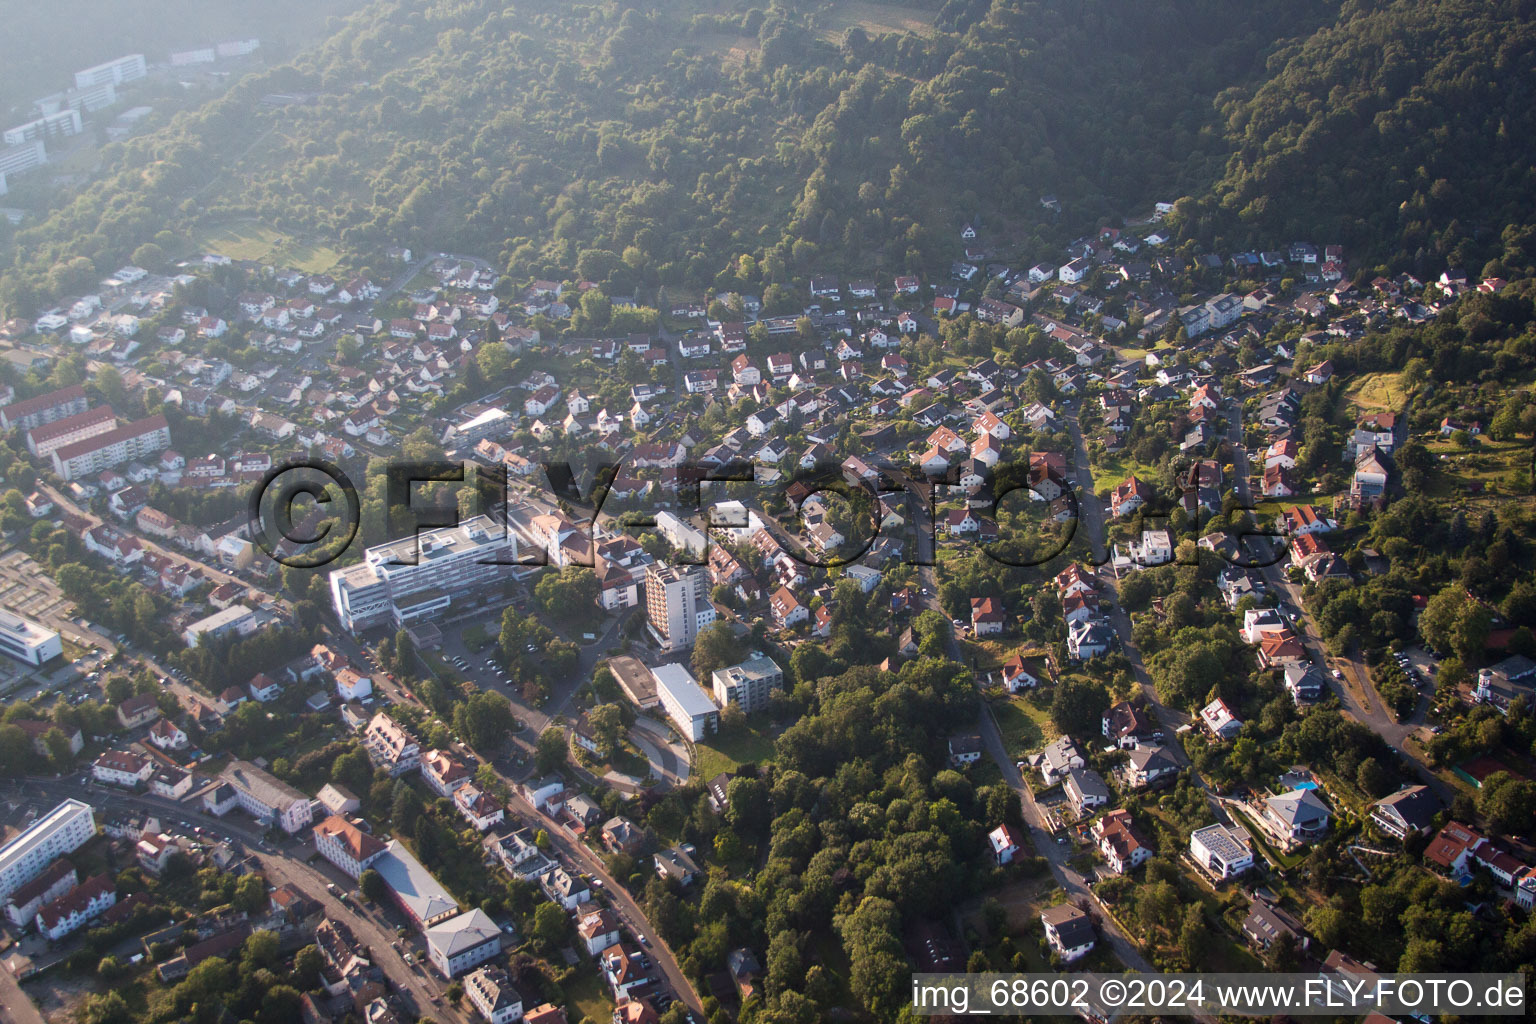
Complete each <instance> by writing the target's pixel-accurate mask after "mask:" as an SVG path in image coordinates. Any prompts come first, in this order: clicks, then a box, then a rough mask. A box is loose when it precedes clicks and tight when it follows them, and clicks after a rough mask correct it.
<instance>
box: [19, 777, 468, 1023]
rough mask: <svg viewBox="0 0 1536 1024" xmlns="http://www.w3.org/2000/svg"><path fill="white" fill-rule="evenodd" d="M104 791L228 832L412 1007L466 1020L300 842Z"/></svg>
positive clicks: (73, 786) (40, 785) (63, 790)
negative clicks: (276, 844)
mask: <svg viewBox="0 0 1536 1024" xmlns="http://www.w3.org/2000/svg"><path fill="white" fill-rule="evenodd" d="M24 788H25V789H29V790H34V791H36V792H38V793H39V794H41V795H42V796H44V797H45V798H47V799H49V800H55V801H58V800H65V799H71V798H73V799H79V798H80V797H81V795H82V794H81V792H80V786H79V784H78V783H77V782H75V780H74V779H73V778H67V779H65V780H62V781H61V780H54V779H46V780H42V779H30V780H28V781H27V782H26V783H24ZM101 793H110V796H109V798H108V799H109V800H110V802H111V803H112V804H115V805H119V806H127V807H133V808H137V809H139V810H143V811H148V812H150V813H153V814H157V815H161V816H163V817H164V818H165V819H167V820H170V821H188V822H191V823H193V824H194V825H200V826H202V827H203V828H205V829H208V830H210V831H211V832H213V833H214V834H215V835H227V836H230V837H232V838H234V839H237V840H239V841H240V843H241V844H242V845H243V846H244V847H245V850H246V852H247V853H248V854H250V855H251V856H253V857H255V858H256V859H257V860H258V861H259V862H260V863H261V866H262V869H263V872H264V873H265V874H266V876H267V881H268V882H269V883H271V884H273V885H282V884H284V883H292V884H293V886H294V887H295V888H296V889H298V890H299V891H300V892H302V893H303V894H304V895H305V896H307V897H308V898H310V899H312V900H314V901H315V902H317V903H319V904H320V905H321V906H323V907H324V908H325V913H326V916H327V917H330V918H332V919H333V920H337V921H341V922H342V923H344V924H345V925H346V926H347V927H349V928H351V929H352V932H353V934H354V935H356V936H357V938H358V940H359V941H360V942H361V943H362V944H363V945H365V946H367V947H369V959H370V960H371V961H372V962H373V963H375V964H377V965H378V966H379V967H380V968H381V969H382V970H383V971H384V975H385V977H387V978H388V979H389V980H390V983H391V984H392V985H393V986H394V988H395V990H396V991H397V992H398V993H399V994H400V996H401V999H402V1000H403V1001H404V1002H405V1003H406V1006H407V1008H408V1009H410V1010H412V1011H413V1013H415V1014H418V1015H427V1016H428V1019H431V1020H436V1021H442V1022H449V1024H457V1022H465V1021H466V1018H465V1017H463V1016H462V1015H460V1014H459V1013H458V1012H457V1011H456V1010H454V1009H453V1008H452V1006H450V1005H449V1004H447V1003H445V1002H442V1001H441V999H442V997H441V992H440V991H439V989H438V987H437V985H436V983H435V982H433V981H432V980H431V979H429V978H428V977H427V976H426V974H425V973H424V972H422V971H417V970H415V969H413V968H412V967H411V966H410V965H409V964H407V963H406V962H405V961H404V960H403V959H402V958H401V955H400V953H399V952H398V951H396V949H395V948H394V946H393V943H394V941H395V931H394V928H393V927H392V926H391V925H389V924H388V923H387V922H385V921H384V919H383V918H382V917H380V916H378V915H376V914H375V913H374V912H372V911H360V910H357V909H354V906H355V905H354V906H349V905H348V904H344V903H342V902H341V901H340V900H338V899H337V898H336V897H334V896H332V895H331V894H330V892H329V891H328V890H327V889H326V886H327V885H328V884H330V883H331V882H332V879H331V878H328V877H327V876H326V875H324V874H322V873H321V872H320V871H318V870H317V869H315V868H313V867H311V866H310V865H309V864H307V863H305V862H304V860H303V854H304V852H305V848H304V847H303V846H302V845H301V844H299V843H297V842H296V841H288V842H286V843H285V844H284V846H285V847H291V848H292V849H293V852H292V853H290V852H285V851H284V849H282V848H278V849H270V848H264V847H270V844H267V843H266V842H265V833H263V832H262V831H260V830H259V829H258V828H256V827H255V826H253V825H249V824H247V822H246V820H245V819H244V818H243V816H241V815H240V814H238V813H234V814H231V815H229V816H228V817H224V818H216V817H214V816H213V815H211V814H206V813H204V812H203V811H201V810H200V809H198V806H197V805H196V804H195V803H182V802H178V801H175V800H166V799H162V798H160V797H157V796H151V795H149V794H147V793H126V792H122V791H120V790H116V789H113V790H110V791H109V790H105V789H100V788H98V787H97V786H96V785H94V784H92V785H91V786H90V787H89V788H88V792H87V794H86V795H91V794H97V795H98V796H99V794H101ZM0 973H3V972H0ZM7 1019H16V1018H7Z"/></svg>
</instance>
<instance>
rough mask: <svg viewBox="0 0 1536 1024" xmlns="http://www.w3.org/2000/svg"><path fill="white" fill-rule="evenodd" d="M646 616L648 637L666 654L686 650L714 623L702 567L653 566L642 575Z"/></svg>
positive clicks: (713, 608) (707, 586)
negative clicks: (701, 631) (643, 577)
mask: <svg viewBox="0 0 1536 1024" xmlns="http://www.w3.org/2000/svg"><path fill="white" fill-rule="evenodd" d="M645 615H646V625H647V626H648V627H649V628H650V632H651V636H652V637H653V638H655V640H656V642H657V643H658V644H659V645H660V646H661V649H662V650H663V651H666V652H672V651H682V650H688V649H690V648H692V647H693V641H694V640H695V639H696V638H697V637H698V635H699V630H701V629H703V628H704V627H705V626H707V625H709V624H710V623H712V622H714V621H715V606H714V605H712V604H710V603H709V573H708V572H707V571H706V570H705V568H704V566H702V565H652V566H649V567H648V568H647V569H646V571H645Z"/></svg>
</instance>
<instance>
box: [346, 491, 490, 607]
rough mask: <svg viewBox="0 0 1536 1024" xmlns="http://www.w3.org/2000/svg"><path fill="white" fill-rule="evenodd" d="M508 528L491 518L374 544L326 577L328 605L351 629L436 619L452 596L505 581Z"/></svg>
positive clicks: (483, 517) (480, 517) (462, 594)
mask: <svg viewBox="0 0 1536 1024" xmlns="http://www.w3.org/2000/svg"><path fill="white" fill-rule="evenodd" d="M516 560H517V542H516V539H515V538H514V537H513V535H512V532H511V531H510V530H508V529H507V528H506V527H504V526H503V525H502V524H500V523H498V522H496V521H495V520H494V519H492V518H491V517H490V516H475V517H474V518H472V519H466V520H465V521H464V522H462V523H460V524H459V525H458V526H452V527H443V528H441V529H436V530H423V531H422V532H421V533H420V534H419V535H412V536H409V537H402V538H400V539H399V540H392V541H389V542H388V543H386V544H379V545H375V546H374V547H371V548H369V549H368V550H367V551H365V552H364V553H363V561H361V562H359V563H358V564H356V565H350V566H347V567H346V568H345V569H337V570H335V571H334V572H332V573H331V575H330V585H331V605H332V607H333V608H334V609H335V611H336V617H337V618H338V619H340V620H341V624H342V625H343V626H344V627H346V628H347V629H348V630H350V631H351V632H354V633H355V632H358V631H359V630H363V629H367V628H369V627H371V626H377V625H384V624H389V625H391V626H393V627H395V628H397V629H398V628H401V627H404V626H407V625H409V624H410V623H411V622H413V621H415V620H417V619H420V618H423V617H438V616H440V615H441V614H442V613H443V612H444V610H446V609H447V608H448V607H449V606H451V605H452V604H453V602H454V600H455V599H462V598H463V597H464V596H465V595H466V594H469V593H473V592H474V591H477V590H479V589H481V588H483V587H487V586H490V585H492V584H496V583H499V582H501V581H502V580H504V579H506V573H507V572H508V571H509V567H510V566H512V565H513V564H514V563H515V562H516Z"/></svg>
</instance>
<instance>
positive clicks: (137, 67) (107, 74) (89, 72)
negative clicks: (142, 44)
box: [75, 53, 149, 89]
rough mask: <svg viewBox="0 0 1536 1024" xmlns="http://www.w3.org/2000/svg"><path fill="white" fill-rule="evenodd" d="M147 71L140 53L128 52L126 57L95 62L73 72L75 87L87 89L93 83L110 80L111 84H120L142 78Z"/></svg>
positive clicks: (147, 68)
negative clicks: (101, 62) (93, 64)
mask: <svg viewBox="0 0 1536 1024" xmlns="http://www.w3.org/2000/svg"><path fill="white" fill-rule="evenodd" d="M148 73H149V65H147V64H146V63H145V62H144V55H143V54H142V53H130V54H128V55H127V56H126V57H119V58H117V59H116V60H109V61H107V62H106V63H105V64H97V65H96V66H94V67H89V68H85V69H84V70H82V71H76V72H75V88H76V89H89V88H91V87H92V86H95V85H101V84H103V83H106V82H111V83H112V84H113V85H122V84H123V83H124V82H132V81H136V80H137V79H140V78H143V77H144V76H145V75H147V74H148Z"/></svg>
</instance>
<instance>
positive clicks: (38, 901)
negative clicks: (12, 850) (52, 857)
mask: <svg viewBox="0 0 1536 1024" xmlns="http://www.w3.org/2000/svg"><path fill="white" fill-rule="evenodd" d="M79 884H80V876H79V875H78V874H77V873H76V872H75V866H74V865H73V864H71V863H70V862H69V861H67V860H65V859H64V858H62V857H60V858H59V859H58V860H56V861H54V862H53V863H52V864H50V865H49V866H48V870H46V871H44V872H43V873H42V874H40V875H38V876H37V877H36V878H34V879H32V881H30V882H28V883H27V884H25V885H23V886H21V887H20V888H18V889H17V890H16V891H15V892H13V893H11V895H10V897H9V898H8V899H7V901H6V904H5V916H6V918H7V920H9V921H10V922H11V924H13V925H15V926H16V927H17V928H21V929H25V928H27V927H28V926H29V925H31V924H32V919H33V918H35V917H37V912H38V911H39V910H41V909H43V907H44V906H46V905H47V904H49V903H52V902H53V901H54V900H56V899H58V898H59V897H60V896H63V895H64V894H65V893H67V892H69V891H70V890H71V889H73V888H74V887H75V886H77V885H79Z"/></svg>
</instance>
